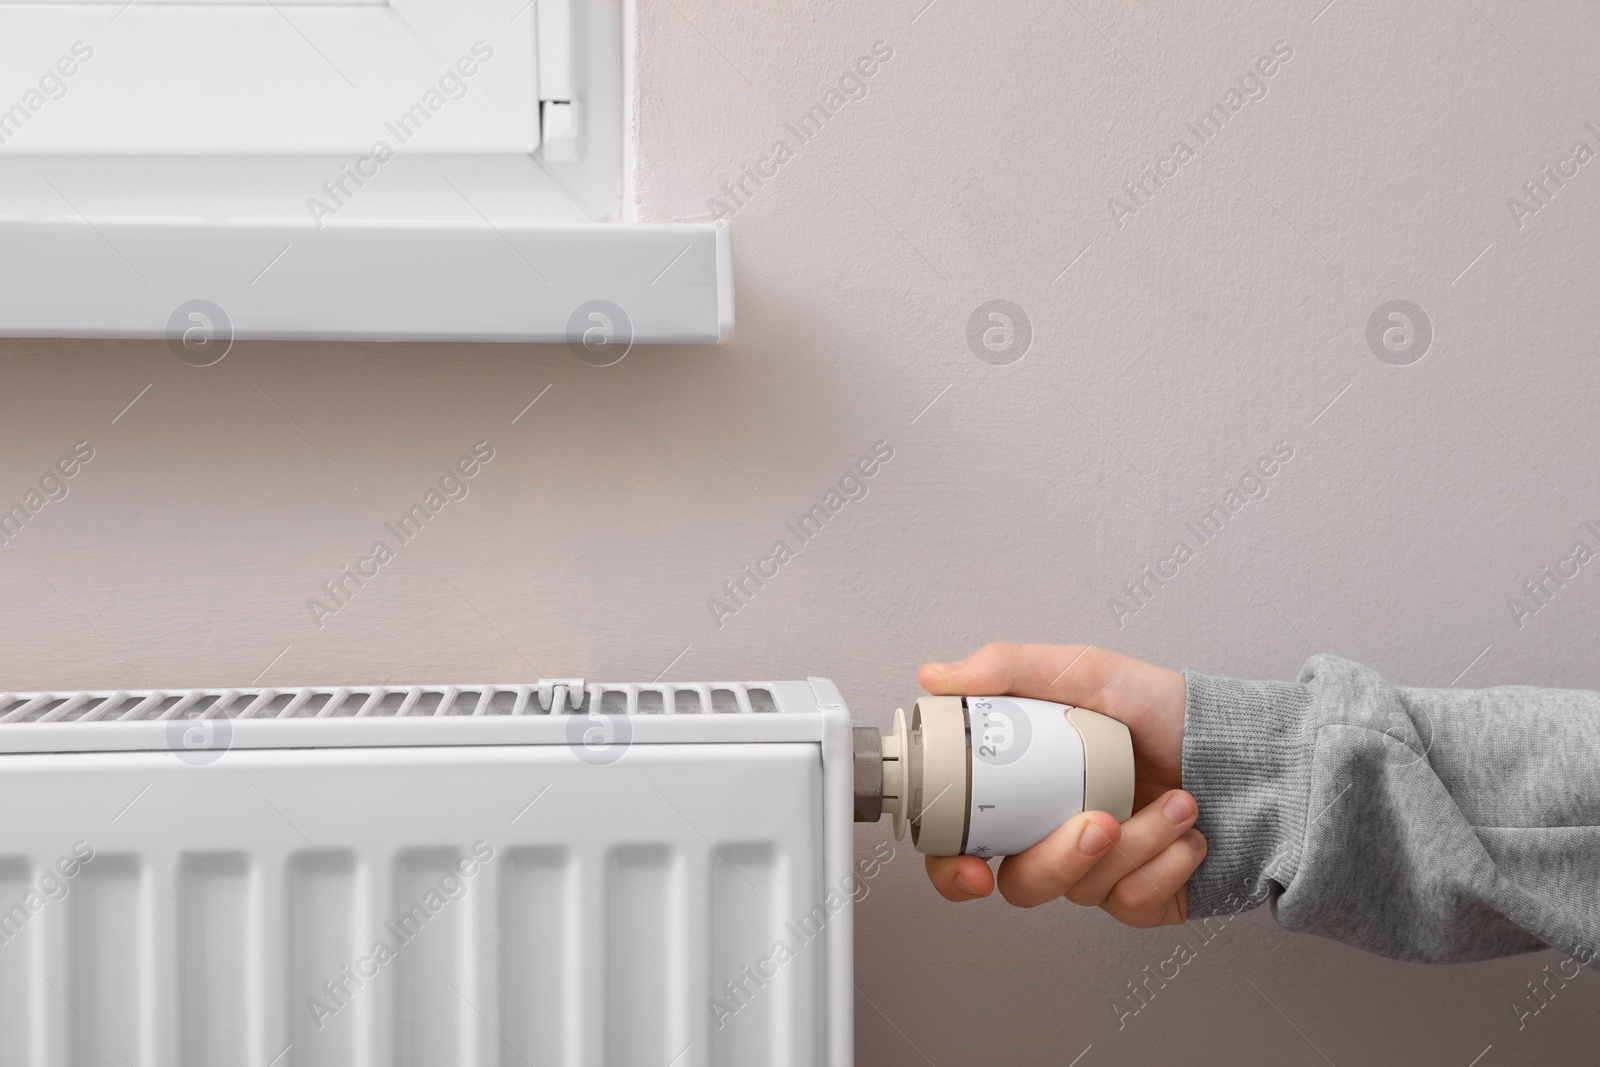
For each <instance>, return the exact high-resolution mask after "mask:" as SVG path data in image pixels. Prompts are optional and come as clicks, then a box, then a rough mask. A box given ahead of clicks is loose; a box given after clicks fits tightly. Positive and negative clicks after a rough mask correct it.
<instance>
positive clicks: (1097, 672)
mask: <svg viewBox="0 0 1600 1067" xmlns="http://www.w3.org/2000/svg"><path fill="white" fill-rule="evenodd" d="M917 678H918V680H919V681H920V682H921V683H922V685H923V688H925V689H927V690H928V692H930V693H935V694H940V695H952V696H1004V695H1009V696H1021V697H1034V698H1036V699H1039V700H1051V701H1055V702H1056V703H1059V704H1071V705H1073V706H1074V707H1080V708H1087V709H1089V710H1090V711H1098V712H1100V713H1102V714H1104V715H1109V716H1111V717H1112V718H1113V719H1117V720H1119V721H1121V722H1122V723H1124V724H1126V726H1127V727H1128V730H1129V731H1130V732H1131V733H1132V734H1133V766H1134V777H1135V784H1134V793H1133V800H1134V804H1135V805H1136V806H1137V805H1143V807H1142V808H1141V809H1140V810H1139V811H1137V812H1135V813H1134V816H1133V817H1132V818H1131V819H1129V820H1128V821H1127V822H1126V823H1124V824H1123V825H1121V826H1118V825H1117V821H1116V820H1115V819H1113V818H1112V817H1111V816H1110V815H1108V814H1106V813H1105V812H1103V811H1096V812H1084V813H1083V814H1082V815H1078V816H1075V817H1073V818H1072V819H1070V820H1069V821H1067V822H1066V823H1064V824H1063V825H1061V826H1060V827H1058V828H1057V829H1056V831H1055V832H1054V833H1052V834H1051V835H1050V836H1049V837H1047V838H1045V839H1044V840H1043V841H1041V842H1039V843H1038V844H1037V845H1035V846H1033V847H1032V848H1030V849H1028V850H1027V851H1026V852H1022V853H1019V854H1017V855H1015V856H1008V857H1006V858H1005V860H1004V861H1002V862H1001V864H1000V877H999V883H1000V895H1001V896H1003V897H1005V898H1006V900H1008V901H1010V902H1011V903H1012V904H1015V905H1016V906H1018V907H1021V908H1032V907H1036V906H1038V905H1040V904H1043V903H1045V902H1047V901H1050V900H1054V899H1056V898H1057V897H1060V896H1065V897H1066V898H1067V899H1068V900H1071V901H1072V902H1073V903H1075V904H1088V905H1093V906H1096V907H1100V908H1104V909H1105V910H1106V911H1107V912H1109V913H1110V914H1111V915H1112V916H1113V917H1114V918H1116V919H1119V920H1121V921H1122V922H1125V923H1127V924H1128V925H1129V926H1140V927H1149V926H1166V925H1171V924H1175V923H1181V922H1183V921H1184V920H1185V919H1187V918H1188V911H1189V895H1188V891H1187V890H1186V889H1185V888H1184V883H1185V882H1187V881H1188V880H1189V876H1190V875H1191V874H1193V873H1194V870H1195V868H1196V867H1198V866H1199V865H1200V861H1201V860H1203V859H1204V858H1205V855H1206V842H1205V838H1204V837H1202V836H1201V835H1200V832H1199V831H1198V830H1194V829H1191V827H1192V826H1193V825H1194V821H1195V819H1196V817H1197V816H1198V815H1199V811H1198V810H1197V809H1196V807H1195V802H1194V798H1193V797H1192V796H1190V795H1189V794H1188V793H1185V792H1183V791H1182V790H1181V789H1180V788H1179V787H1180V786H1181V785H1182V784H1183V711H1184V695H1185V693H1184V681H1183V675H1181V674H1179V673H1177V672H1176V671H1169V670H1167V669H1165V668H1163V667H1155V666H1152V665H1151V664H1148V663H1141V662H1139V661H1138V660H1135V659H1128V658H1127V657H1126V656H1118V655H1116V654H1115V653H1112V652H1106V651H1104V650H1102V649H1098V648H1093V647H1086V646H1081V645H1014V644H1009V643H1004V642H997V643H995V644H990V645H985V646H983V647H982V648H980V649H979V650H978V651H977V652H975V653H973V654H972V655H971V656H970V657H968V658H967V659H966V660H963V661H962V662H960V663H927V664H924V665H923V666H922V669H921V670H920V671H919V672H918V674H917ZM927 866H928V877H929V878H930V879H931V880H932V881H933V884H934V888H936V889H938V890H939V892H940V893H941V894H942V895H943V896H944V897H945V899H947V900H955V901H961V900H972V899H974V898H976V897H986V896H988V895H989V893H990V892H991V891H992V890H993V889H994V885H995V876H994V873H993V871H991V870H990V867H989V865H988V864H987V863H985V862H984V861H983V860H981V859H979V858H978V857H977V856H928V857H927Z"/></svg>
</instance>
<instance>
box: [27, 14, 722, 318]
mask: <svg viewBox="0 0 1600 1067" xmlns="http://www.w3.org/2000/svg"><path fill="white" fill-rule="evenodd" d="M633 32H634V30H633V25H632V18H631V9H625V7H624V0H536V2H529V0H449V2H448V3H440V2H438V0H339V2H331V0H276V2H274V3H259V2H247V0H186V2H165V0H135V2H128V0H116V2H114V3H96V2H87V0H28V2H25V3H24V2H18V0H0V175H3V176H4V180H0V270H3V271H4V272H5V276H6V278H7V280H8V288H9V290H10V291H9V293H8V299H6V300H5V301H3V302H0V333H5V334H13V335H17V334H21V335H45V336H162V335H166V336H168V337H172V336H174V334H173V332H172V329H173V324H176V325H178V326H179V327H181V328H179V329H178V331H177V335H178V336H180V337H181V336H182V334H183V332H184V329H186V328H187V326H188V324H190V323H192V322H194V321H197V320H194V319H192V318H191V317H190V316H188V315H185V314H180V312H181V311H182V309H183V308H185V307H188V306H190V305H194V304H196V303H197V302H199V303H201V304H203V305H204V306H205V307H206V308H207V309H208V310H207V311H206V312H205V315H204V316H203V317H205V318H206V320H207V321H208V322H209V321H213V320H214V319H216V318H217V316H218V315H220V317H221V319H222V322H221V324H220V325H217V326H216V328H217V329H219V330H222V329H225V330H227V331H228V332H229V334H230V336H238V337H345V338H356V339H362V338H366V339H389V338H393V339H415V338H444V339H453V338H460V339H507V340H561V339H569V340H572V339H578V340H579V341H580V342H581V339H582V338H584V337H586V336H587V337H594V336H596V335H595V333H594V330H595V324H596V323H604V324H606V325H605V327H604V330H602V334H605V335H606V336H611V335H613V334H620V335H622V336H620V337H616V338H615V340H619V341H620V340H627V341H629V342H633V341H673V342H708V341H720V340H725V339H726V338H727V336H728V335H729V333H730V332H731V328H732V306H731V304H732V301H731V282H730V278H729V276H730V271H731V268H730V264H729V255H728V239H727V232H726V229H725V228H723V227H720V226H717V225H712V224H684V225H638V224H634V223H632V222H630V221H629V213H628V206H629V202H630V199H631V197H630V190H629V177H630V175H629V174H628V171H627V166H628V161H629V152H628V145H627V144H626V143H625V140H624V137H625V131H626V130H628V129H629V128H630V124H629V123H628V121H627V115H626V114H625V107H626V104H627V101H628V94H627V93H626V92H625V84H626V83H627V82H628V81H629V80H630V76H629V72H628V71H627V70H626V69H625V64H624V59H625V56H626V55H629V54H631V49H630V48H629V47H628V35H630V34H632V33H633ZM597 308H598V309H599V311H598V312H597V311H596V309H597ZM597 314H598V315H599V317H598V318H596V315H597ZM174 316H176V317H174ZM169 320H170V322H169ZM605 331H611V333H610V334H606V333H605Z"/></svg>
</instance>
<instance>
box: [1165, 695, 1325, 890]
mask: <svg viewBox="0 0 1600 1067" xmlns="http://www.w3.org/2000/svg"><path fill="white" fill-rule="evenodd" d="M1184 678H1185V680H1186V681H1187V683H1188V697H1187V700H1186V702H1185V706H1184V729H1183V787H1184V789H1186V790H1188V791H1189V792H1190V793H1191V794H1193V795H1194V798H1195V800H1196V801H1197V802H1198V803H1199V806H1200V818H1199V820H1198V821H1197V822H1196V823H1195V825H1196V827H1197V828H1198V829H1199V830H1200V832H1201V833H1203V834H1205V836H1206V843H1207V845H1208V851H1207V854H1206V858H1205V862H1203V863H1201V864H1200V868H1199V870H1197V871H1196V872H1195V874H1194V876H1193V877H1192V878H1190V879H1189V914H1190V916H1192V917H1200V916H1207V915H1220V914H1231V913H1235V912H1240V911H1244V910H1246V909H1248V908H1253V907H1255V906H1256V905H1258V904H1260V903H1262V902H1263V901H1265V900H1266V899H1268V898H1269V897H1270V896H1271V895H1272V890H1273V883H1274V882H1276V883H1277V884H1279V885H1286V884H1287V883H1288V881H1289V879H1291V878H1293V876H1294V872H1295V869H1296V868H1297V867H1298V866H1299V861H1300V847H1301V841H1302V839H1303V837H1304V831H1305V819H1306V803H1307V797H1308V796H1309V793H1310V789H1311V757H1312V747H1313V731H1312V729H1311V728H1310V727H1311V706H1312V701H1313V688H1312V686H1310V685H1306V684H1301V683H1295V682H1249V681H1242V680H1239V679H1236V678H1213V677H1211V676H1209V675H1204V674H1196V673H1195V672H1193V671H1185V672H1184Z"/></svg>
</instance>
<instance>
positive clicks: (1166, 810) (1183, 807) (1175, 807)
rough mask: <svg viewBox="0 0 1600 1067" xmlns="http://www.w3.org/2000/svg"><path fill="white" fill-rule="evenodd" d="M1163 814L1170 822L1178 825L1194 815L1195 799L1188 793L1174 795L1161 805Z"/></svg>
mask: <svg viewBox="0 0 1600 1067" xmlns="http://www.w3.org/2000/svg"><path fill="white" fill-rule="evenodd" d="M1161 813H1162V814H1163V815H1165V816H1166V817H1167V821H1168V822H1170V823H1172V824H1174V825H1177V824H1178V823H1181V822H1183V821H1184V820H1185V819H1187V818H1189V817H1190V816H1191V815H1193V814H1194V798H1193V797H1191V796H1190V795H1189V794H1188V793H1174V794H1172V796H1171V797H1170V798H1168V800H1167V802H1166V803H1165V804H1163V805H1161Z"/></svg>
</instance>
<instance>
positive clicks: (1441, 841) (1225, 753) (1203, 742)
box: [1183, 656, 1600, 962]
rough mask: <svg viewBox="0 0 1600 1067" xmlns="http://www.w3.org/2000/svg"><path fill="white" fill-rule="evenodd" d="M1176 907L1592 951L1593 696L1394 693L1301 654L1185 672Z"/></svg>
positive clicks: (1374, 939) (1424, 946)
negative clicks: (1258, 678)
mask: <svg viewBox="0 0 1600 1067" xmlns="http://www.w3.org/2000/svg"><path fill="white" fill-rule="evenodd" d="M1186 677H1187V680H1188V696H1187V706H1186V709H1185V736H1184V751H1183V784H1184V787H1185V788H1186V789H1188V790H1189V791H1190V792H1191V793H1193V794H1194V795H1195V797H1196V799H1197V800H1198V801H1199V805H1200V821H1199V823H1198V826H1199V829H1200V830H1201V831H1202V832H1203V833H1204V834H1205V835H1206V837H1207V839H1208V840H1209V842H1210V854H1209V855H1208V857H1207V859H1206V861H1205V863H1204V864H1202V865H1201V867H1200V869H1199V870H1198V871H1197V872H1196V874H1195V876H1194V877H1193V878H1192V879H1191V881H1190V884H1189V893H1190V908H1191V913H1192V914H1193V915H1195V916H1205V915H1210V914H1215V913H1225V912H1229V911H1239V910H1243V909H1244V908H1247V907H1253V906H1255V905H1256V904H1259V903H1261V902H1263V901H1264V900H1268V899H1271V900H1272V901H1273V903H1274V910H1275V912H1276V914H1277V917H1278V919H1279V921H1280V922H1282V923H1283V924H1284V925H1285V926H1288V927H1290V928H1293V929H1298V930H1304V931H1307V932H1311V933H1318V934H1322V935H1324V936H1328V937H1333V938H1336V939H1338V940H1341V941H1345V942H1349V943H1351V944H1355V945H1358V946H1360V947H1362V948H1365V949H1368V950H1370V951H1374V952H1379V953H1383V954H1385V955H1390V956H1395V957H1399V958H1402V959H1412V960H1431V961H1446V960H1468V959H1481V958H1486V957H1490V956H1500V955H1507V954H1510V953H1513V952H1522V951H1531V950H1533V949H1537V948H1541V947H1543V945H1544V944H1545V943H1549V944H1552V945H1555V946H1557V947H1560V948H1564V949H1566V950H1568V951H1570V952H1572V953H1574V954H1575V955H1577V956H1578V958H1579V959H1582V960H1585V961H1586V962H1596V959H1595V956H1596V953H1597V952H1600V901H1596V900H1595V896H1596V894H1595V888H1596V887H1597V886H1600V694H1594V693H1586V692H1576V691H1568V690H1539V689H1527V688H1504V689H1492V690H1445V689H1431V690H1428V689H1403V688H1398V687H1392V686H1389V685H1388V684H1387V683H1385V682H1384V681H1383V680H1382V679H1381V678H1380V677H1378V675H1376V674H1375V673H1374V672H1372V671H1370V670H1368V669H1366V668H1364V667H1360V666H1358V665H1356V664H1353V663H1350V662H1348V661H1345V660H1341V659H1338V658H1336V657H1332V656H1317V657H1314V658H1313V659H1312V660H1310V661H1309V662H1308V663H1307V664H1306V666H1305V668H1304V669H1303V670H1302V672H1301V675H1300V679H1299V680H1298V681H1297V682H1294V683H1284V682H1246V681H1236V680H1233V679H1224V678H1213V677H1209V676H1206V675H1200V674H1194V673H1192V672H1191V673H1189V674H1188V675H1187V676H1186Z"/></svg>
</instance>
